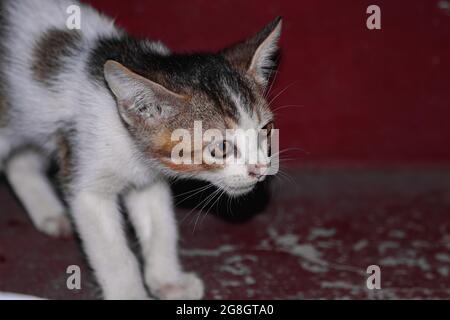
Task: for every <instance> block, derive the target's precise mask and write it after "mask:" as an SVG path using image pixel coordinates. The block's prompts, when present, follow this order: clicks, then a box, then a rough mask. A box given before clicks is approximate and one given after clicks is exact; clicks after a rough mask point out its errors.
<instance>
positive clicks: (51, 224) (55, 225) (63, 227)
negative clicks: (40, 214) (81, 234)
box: [36, 215, 72, 238]
mask: <svg viewBox="0 0 450 320" xmlns="http://www.w3.org/2000/svg"><path fill="white" fill-rule="evenodd" d="M36 228H37V229H38V230H39V231H41V232H43V233H45V234H46V235H48V236H50V237H54V238H69V237H71V236H72V225H71V223H70V220H69V218H68V217H66V216H64V215H60V216H56V217H47V218H45V219H42V221H40V222H39V223H37V224H36Z"/></svg>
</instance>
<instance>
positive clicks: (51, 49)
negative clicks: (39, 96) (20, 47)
mask: <svg viewBox="0 0 450 320" xmlns="http://www.w3.org/2000/svg"><path fill="white" fill-rule="evenodd" d="M81 39H82V38H81V34H80V33H79V32H78V31H76V30H72V31H69V30H58V29H51V30H49V31H47V32H45V33H44V35H43V36H42V37H41V38H40V40H39V41H38V43H37V44H36V46H35V48H34V61H33V63H32V67H31V69H32V71H33V76H34V78H35V80H37V81H40V82H42V83H44V84H45V85H46V86H48V87H50V86H51V85H52V81H53V79H54V78H55V77H56V76H57V75H58V73H60V72H61V70H62V69H63V68H64V60H63V59H64V58H65V57H68V56H71V55H75V54H76V51H77V50H79V48H80V45H81Z"/></svg>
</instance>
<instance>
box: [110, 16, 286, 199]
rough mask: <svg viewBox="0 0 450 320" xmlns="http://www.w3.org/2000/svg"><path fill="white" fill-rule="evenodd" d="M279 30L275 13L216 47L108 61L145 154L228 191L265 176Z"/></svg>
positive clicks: (234, 192)
mask: <svg viewBox="0 0 450 320" xmlns="http://www.w3.org/2000/svg"><path fill="white" fill-rule="evenodd" d="M280 31H281V20H280V19H277V20H275V21H274V22H272V23H271V24H269V25H268V26H266V27H265V28H264V29H263V30H262V31H261V32H259V33H258V34H257V35H256V36H254V37H252V38H250V39H248V40H246V41H244V42H241V43H238V44H236V45H234V46H232V47H230V48H227V49H225V50H223V51H221V52H220V53H218V54H194V55H170V54H169V55H166V56H161V57H158V58H157V64H158V68H157V69H152V70H142V71H141V70H133V71H131V70H130V69H128V68H127V67H125V66H124V65H122V64H120V63H118V62H115V61H108V62H107V63H106V64H105V79H106V81H107V83H108V84H109V87H110V89H111V90H112V92H113V93H114V95H115V96H116V98H117V105H118V108H119V112H120V115H121V116H122V119H123V120H124V124H125V126H126V127H127V128H128V129H129V131H130V133H131V135H132V136H133V137H134V139H135V140H136V142H137V143H138V145H139V146H140V148H141V150H142V151H143V154H144V155H145V156H148V157H149V158H151V159H153V160H156V161H157V162H158V163H159V164H160V166H161V168H162V169H163V170H165V171H166V172H167V173H169V174H171V175H174V176H184V177H194V178H198V179H202V180H206V181H208V182H211V183H213V184H214V185H216V186H218V187H219V188H221V189H223V190H225V191H227V193H229V194H231V195H240V194H244V193H247V192H249V191H251V190H252V189H253V188H254V187H255V185H256V184H257V183H258V182H259V181H262V180H264V178H265V176H266V174H267V172H268V171H269V167H270V164H271V157H270V139H265V138H267V135H268V134H270V131H271V130H272V129H273V115H272V112H271V111H270V108H269V106H268V103H267V101H266V99H265V90H266V85H267V82H268V78H269V75H270V74H269V73H270V71H271V67H273V60H272V58H273V54H274V53H275V51H276V49H277V46H276V43H277V41H278V38H279V35H280ZM154 58H155V57H154ZM155 59H156V58H155ZM261 130H262V131H261ZM258 138H259V139H258ZM261 142H262V143H261ZM265 142H266V143H265Z"/></svg>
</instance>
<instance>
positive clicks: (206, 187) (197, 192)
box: [175, 183, 214, 206]
mask: <svg viewBox="0 0 450 320" xmlns="http://www.w3.org/2000/svg"><path fill="white" fill-rule="evenodd" d="M213 186H214V185H213V184H212V183H209V184H208V185H207V186H204V187H200V188H199V189H194V190H193V191H192V192H194V193H193V194H190V192H187V194H190V195H188V196H187V197H186V198H184V199H182V200H180V201H178V202H177V203H176V204H175V205H176V206H178V205H180V204H181V203H183V202H185V201H186V200H187V199H190V198H192V197H194V196H195V195H197V194H199V193H201V192H203V191H206V190H208V189H210V188H211V187H213Z"/></svg>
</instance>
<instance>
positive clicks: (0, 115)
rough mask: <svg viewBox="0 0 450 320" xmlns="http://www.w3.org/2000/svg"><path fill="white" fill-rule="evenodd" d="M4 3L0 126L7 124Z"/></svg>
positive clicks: (0, 12)
mask: <svg viewBox="0 0 450 320" xmlns="http://www.w3.org/2000/svg"><path fill="white" fill-rule="evenodd" d="M6 24H7V20H6V17H5V4H4V2H0V128H1V127H3V126H6V124H7V122H8V121H7V119H8V115H7V111H8V109H9V108H8V99H7V96H6V92H7V88H6V80H5V76H4V64H5V62H4V56H5V47H4V43H5V38H6Z"/></svg>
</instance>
